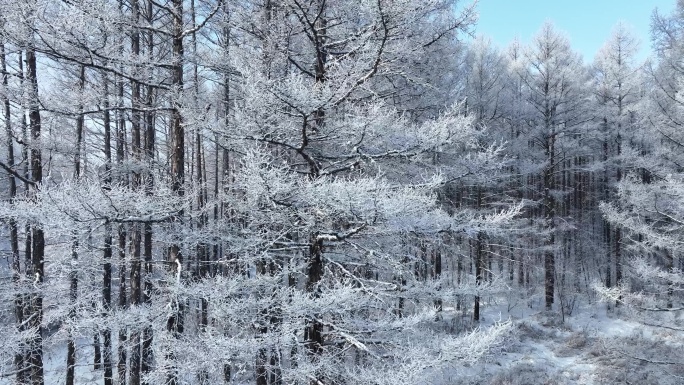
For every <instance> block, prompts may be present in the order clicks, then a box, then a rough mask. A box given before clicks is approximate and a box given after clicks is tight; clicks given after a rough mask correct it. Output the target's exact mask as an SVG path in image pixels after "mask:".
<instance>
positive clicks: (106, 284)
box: [102, 73, 114, 385]
mask: <svg viewBox="0 0 684 385" xmlns="http://www.w3.org/2000/svg"><path fill="white" fill-rule="evenodd" d="M102 84H103V87H104V95H103V96H104V98H103V107H104V108H103V109H104V113H103V130H104V156H105V168H104V178H103V181H102V184H103V188H105V189H109V188H110V187H111V183H112V133H111V131H112V129H111V117H110V114H109V78H108V76H107V74H106V73H103V74H102ZM104 233H105V234H104V247H103V256H102V259H103V260H104V273H103V276H102V305H103V308H104V311H105V314H106V315H107V316H108V315H109V312H110V311H111V309H112V262H111V260H112V224H111V223H110V222H109V221H107V222H106V223H105V228H104ZM102 336H103V342H104V346H103V350H104V351H103V352H102V361H103V366H104V385H113V384H114V374H113V370H112V330H111V329H110V328H108V327H105V328H104V330H103V331H102Z"/></svg>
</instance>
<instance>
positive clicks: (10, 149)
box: [0, 37, 27, 385]
mask: <svg viewBox="0 0 684 385" xmlns="http://www.w3.org/2000/svg"><path fill="white" fill-rule="evenodd" d="M6 60H7V56H6V52H5V41H4V39H3V38H2V37H0V71H2V85H3V86H4V88H5V89H8V84H9V82H8V77H9V74H8V72H7V62H6ZM2 104H3V113H4V115H5V134H6V135H7V143H6V144H7V166H8V167H10V168H12V169H14V167H15V163H14V132H13V130H12V110H11V104H10V100H9V98H8V97H7V94H5V93H3V94H2ZM7 178H8V190H9V191H8V192H9V199H10V202H11V203H13V202H14V199H15V198H16V196H17V181H16V178H15V177H14V175H12V174H9V173H8V175H7ZM7 226H8V228H9V235H10V250H11V254H12V255H11V261H12V281H13V283H14V286H15V288H16V289H17V292H21V291H22V290H21V287H20V286H21V258H20V255H19V231H18V229H17V223H16V221H15V220H14V219H9V221H8V224H7ZM14 321H15V322H16V324H17V326H18V329H19V330H23V329H24V328H23V323H24V298H23V296H22V295H21V294H17V295H16V296H15V298H14ZM14 367H15V369H16V371H17V378H16V380H17V384H19V385H22V384H24V383H25V377H26V376H25V371H26V369H27V368H26V366H25V363H24V352H23V346H20V347H19V352H18V353H17V354H15V356H14Z"/></svg>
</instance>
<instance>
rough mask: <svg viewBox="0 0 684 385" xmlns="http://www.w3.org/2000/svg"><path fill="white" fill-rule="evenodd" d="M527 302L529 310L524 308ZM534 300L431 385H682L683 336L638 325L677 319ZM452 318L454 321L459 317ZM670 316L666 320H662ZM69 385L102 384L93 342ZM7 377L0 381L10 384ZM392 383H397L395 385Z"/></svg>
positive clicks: (53, 370) (512, 310) (56, 369)
mask: <svg viewBox="0 0 684 385" xmlns="http://www.w3.org/2000/svg"><path fill="white" fill-rule="evenodd" d="M530 305H532V306H530ZM540 305H541V303H540V302H538V301H535V300H534V299H533V300H529V299H526V300H525V301H521V302H519V303H516V304H515V306H510V301H508V302H507V303H498V304H497V303H489V304H487V306H485V307H484V309H483V310H484V311H483V317H482V322H481V324H482V325H483V326H487V325H489V324H491V323H493V322H496V321H498V320H506V319H509V318H510V319H511V320H513V322H514V325H515V326H514V331H513V333H512V335H511V336H510V337H509V338H508V340H507V341H506V342H505V343H504V344H503V345H502V346H501V347H499V348H498V349H496V350H494V351H492V353H491V354H490V355H489V356H488V357H487V358H486V359H484V360H482V361H481V362H480V363H478V364H476V365H473V366H470V367H467V368H464V369H460V370H457V371H445V372H443V373H440V374H439V375H436V376H434V377H433V378H432V379H431V381H430V382H432V381H435V382H434V383H437V384H443V385H452V384H464V385H485V384H490V385H537V384H539V385H542V384H543V385H553V384H578V385H585V384H586V385H599V384H600V385H604V384H605V385H609V384H610V385H612V384H616V385H617V384H625V385H628V384H634V385H681V384H684V365H672V364H667V362H683V359H682V358H683V357H684V331H680V330H672V329H668V328H662V327H655V326H648V325H644V323H651V324H654V323H658V322H663V321H667V325H675V326H676V325H678V324H679V323H681V325H679V326H676V327H682V326H684V320H678V317H679V318H681V316H682V315H681V314H674V313H673V314H670V313H668V314H662V315H660V314H659V315H657V317H659V318H657V317H654V316H653V315H650V317H651V318H649V319H645V318H642V319H640V318H639V317H638V316H637V315H635V314H628V313H627V310H626V309H620V308H618V309H615V308H611V309H610V310H609V309H608V306H607V305H606V304H605V303H593V304H583V305H581V306H578V308H577V309H575V310H574V312H573V314H572V315H571V316H567V315H566V317H565V320H564V321H563V319H562V318H561V316H560V314H558V313H557V312H546V311H543V310H540V309H539V308H538V307H539V306H540ZM444 313H445V314H444V316H445V317H444V318H445V319H446V320H448V321H447V322H451V323H454V324H457V323H459V322H461V323H467V322H469V321H468V320H466V319H464V317H461V316H460V313H459V312H457V311H456V310H455V309H453V308H450V307H446V308H445V309H444ZM459 317H461V318H460V320H459ZM665 317H669V319H664V318H665ZM64 346H65V344H63V343H62V344H59V346H48V347H46V362H45V373H46V384H63V383H64V381H65V378H64V376H65V371H64V366H65V363H66V349H65V347H64ZM78 346H79V347H78V355H77V356H78V357H79V362H78V366H77V369H76V383H77V384H81V385H100V384H102V382H103V381H102V371H101V370H94V369H93V364H92V362H86V361H85V358H86V357H88V359H89V360H92V357H93V354H92V342H91V341H87V340H80V341H78ZM12 380H13V379H12V378H11V377H6V378H0V385H11V384H12ZM398 385H399V384H398Z"/></svg>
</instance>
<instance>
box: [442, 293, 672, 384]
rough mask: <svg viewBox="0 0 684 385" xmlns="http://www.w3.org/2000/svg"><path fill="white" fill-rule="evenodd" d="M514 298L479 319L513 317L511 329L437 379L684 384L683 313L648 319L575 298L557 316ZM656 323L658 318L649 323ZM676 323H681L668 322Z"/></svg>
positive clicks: (509, 382)
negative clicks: (567, 311)
mask: <svg viewBox="0 0 684 385" xmlns="http://www.w3.org/2000/svg"><path fill="white" fill-rule="evenodd" d="M534 307H536V306H532V308H530V306H529V303H528V304H527V305H525V308H524V309H522V308H520V307H519V305H518V306H516V307H514V308H512V309H510V306H508V305H504V306H490V307H488V308H486V310H485V313H484V321H483V323H484V324H487V323H491V322H496V321H498V320H499V319H504V320H505V319H507V318H509V317H510V319H511V320H512V321H513V324H514V327H513V333H512V335H511V336H510V338H509V340H508V341H507V342H506V343H504V344H503V345H502V347H501V348H500V349H497V350H495V351H493V352H492V353H491V354H490V356H489V357H487V358H486V359H484V360H482V361H481V362H480V363H478V364H476V365H473V366H472V367H469V368H466V369H465V370H461V371H458V372H456V373H453V374H449V375H446V374H445V375H444V377H443V380H442V381H441V382H442V383H443V384H444V385H450V384H467V385H485V384H488V385H538V384H539V385H542V384H543V385H552V384H581V385H585V384H586V385H592V384H596V385H598V384H601V385H604V384H605V385H609V384H610V385H614V384H615V385H617V384H625V385H630V384H634V385H683V384H684V365H682V364H679V365H677V364H676V362H679V363H682V362H684V359H683V358H684V353H683V351H684V328H682V327H683V326H684V319H683V317H682V314H675V313H669V314H658V315H657V316H654V315H648V316H649V317H650V318H649V319H648V321H647V320H646V319H643V318H641V317H643V316H645V315H638V314H633V313H628V312H627V311H626V310H623V309H622V308H615V307H613V306H611V307H610V308H609V307H608V305H607V304H605V303H594V304H586V305H583V306H580V305H578V306H577V308H576V309H574V311H573V313H572V315H570V316H567V315H566V316H565V319H564V320H563V318H562V316H561V315H560V314H558V313H557V312H546V311H539V310H537V311H536V312H535V310H534V309H533V308H534ZM645 323H646V324H652V325H655V324H660V325H667V326H668V327H669V328H668V327H662V326H648V325H645ZM673 327H674V328H675V329H677V328H681V330H673Z"/></svg>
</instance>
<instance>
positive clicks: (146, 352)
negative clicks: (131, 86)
mask: <svg viewBox="0 0 684 385" xmlns="http://www.w3.org/2000/svg"><path fill="white" fill-rule="evenodd" d="M146 4H147V10H146V13H147V22H148V23H149V24H150V25H152V22H153V20H152V17H153V13H154V8H153V2H152V1H150V0H148V1H147V2H146ZM153 53H154V35H153V34H152V32H151V31H150V32H148V33H147V55H148V57H150V58H152V57H153ZM153 76H154V74H153V73H152V72H151V70H150V73H149V74H148V81H149V83H150V84H151V83H152V78H153ZM153 103H154V88H153V87H152V86H151V85H148V86H147V89H146V95H145V105H146V107H147V108H148V111H147V112H145V161H146V163H147V167H148V168H149V169H148V170H147V172H146V173H145V181H144V183H145V195H147V196H152V195H153V194H154V177H153V175H152V170H151V168H152V164H153V162H154V151H155V148H154V147H155V125H154V121H155V115H154V112H153V111H152V109H153ZM143 233H144V239H143V254H144V259H145V274H144V287H143V302H144V303H145V304H146V305H148V306H151V304H152V236H153V232H152V224H151V223H149V222H147V223H145V224H144V226H143ZM152 340H153V334H152V328H151V327H149V326H147V327H145V328H144V330H143V336H142V362H141V371H142V373H149V371H150V370H151V368H152V362H153V360H154V357H153V354H152Z"/></svg>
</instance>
